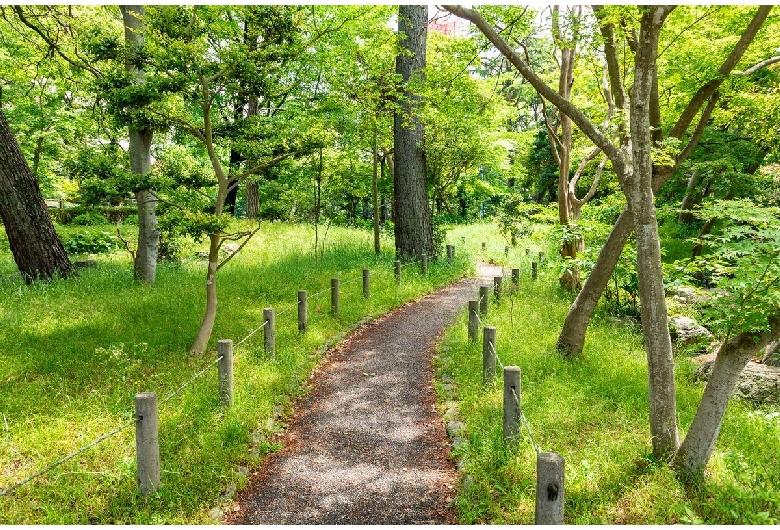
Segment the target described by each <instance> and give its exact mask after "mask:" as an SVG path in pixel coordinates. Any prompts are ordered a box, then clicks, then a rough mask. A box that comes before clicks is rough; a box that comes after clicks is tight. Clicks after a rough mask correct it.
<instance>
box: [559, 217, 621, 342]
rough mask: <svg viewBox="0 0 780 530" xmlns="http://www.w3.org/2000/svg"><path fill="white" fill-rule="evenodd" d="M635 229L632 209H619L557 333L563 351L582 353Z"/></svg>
mask: <svg viewBox="0 0 780 530" xmlns="http://www.w3.org/2000/svg"><path fill="white" fill-rule="evenodd" d="M633 230H634V226H633V221H632V217H631V212H629V210H628V208H624V209H623V211H622V212H620V215H619V216H618V219H617V221H616V222H615V226H613V227H612V230H611V231H610V233H609V236H608V237H607V240H606V242H605V243H604V246H603V247H601V251H600V252H599V256H598V258H597V259H596V263H595V264H594V265H593V270H592V271H591V273H590V275H589V276H588V277H587V279H586V280H585V283H584V284H583V286H582V290H581V291H580V292H579V294H578V295H577V299H576V300H574V303H573V304H572V306H571V308H570V309H569V312H568V314H567V315H566V320H564V322H563V328H562V329H561V332H560V334H559V335H558V342H557V344H556V347H557V349H558V350H559V351H561V352H562V353H564V354H567V355H580V354H581V353H582V348H583V345H584V344H585V332H586V331H587V330H588V323H589V322H590V317H591V315H592V314H593V311H594V310H595V309H596V305H597V304H598V302H599V299H600V298H601V295H602V293H603V292H604V289H606V287H607V283H608V282H609V279H610V278H611V277H612V271H614V270H615V266H616V265H617V262H618V260H619V259H620V254H621V253H622V252H623V247H625V246H626V241H628V237H629V236H630V235H631V232H633Z"/></svg>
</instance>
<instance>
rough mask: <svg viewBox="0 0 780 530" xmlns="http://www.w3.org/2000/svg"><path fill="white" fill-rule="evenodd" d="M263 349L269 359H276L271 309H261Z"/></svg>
mask: <svg viewBox="0 0 780 530" xmlns="http://www.w3.org/2000/svg"><path fill="white" fill-rule="evenodd" d="M263 322H265V326H264V327H263V336H264V338H263V348H264V349H265V354H266V355H268V356H269V357H270V358H271V359H275V358H276V316H275V315H274V308H273V307H266V308H265V309H263Z"/></svg>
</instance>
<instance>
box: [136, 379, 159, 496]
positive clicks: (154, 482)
mask: <svg viewBox="0 0 780 530" xmlns="http://www.w3.org/2000/svg"><path fill="white" fill-rule="evenodd" d="M135 417H136V419H137V421H136V424H135V454H136V465H137V468H138V469H137V479H138V489H139V490H140V491H141V495H143V496H144V497H146V496H148V495H154V494H155V493H156V492H157V490H158V489H159V488H160V440H159V435H158V420H157V394H155V393H154V392H142V393H140V394H136V395H135Z"/></svg>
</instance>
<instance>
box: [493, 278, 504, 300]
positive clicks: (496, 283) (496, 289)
mask: <svg viewBox="0 0 780 530" xmlns="http://www.w3.org/2000/svg"><path fill="white" fill-rule="evenodd" d="M503 284H504V277H503V276H494V277H493V294H494V295H495V296H496V302H498V301H499V300H501V291H502V290H503Z"/></svg>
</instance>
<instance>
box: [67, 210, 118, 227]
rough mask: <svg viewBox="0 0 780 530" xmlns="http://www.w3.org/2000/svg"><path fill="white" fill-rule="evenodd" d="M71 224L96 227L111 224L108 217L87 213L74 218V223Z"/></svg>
mask: <svg viewBox="0 0 780 530" xmlns="http://www.w3.org/2000/svg"><path fill="white" fill-rule="evenodd" d="M71 224H74V225H77V226H96V225H107V224H109V222H108V217H106V216H105V215H102V214H99V213H96V212H87V213H82V214H81V215H77V216H76V217H74V218H73V221H71Z"/></svg>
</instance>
